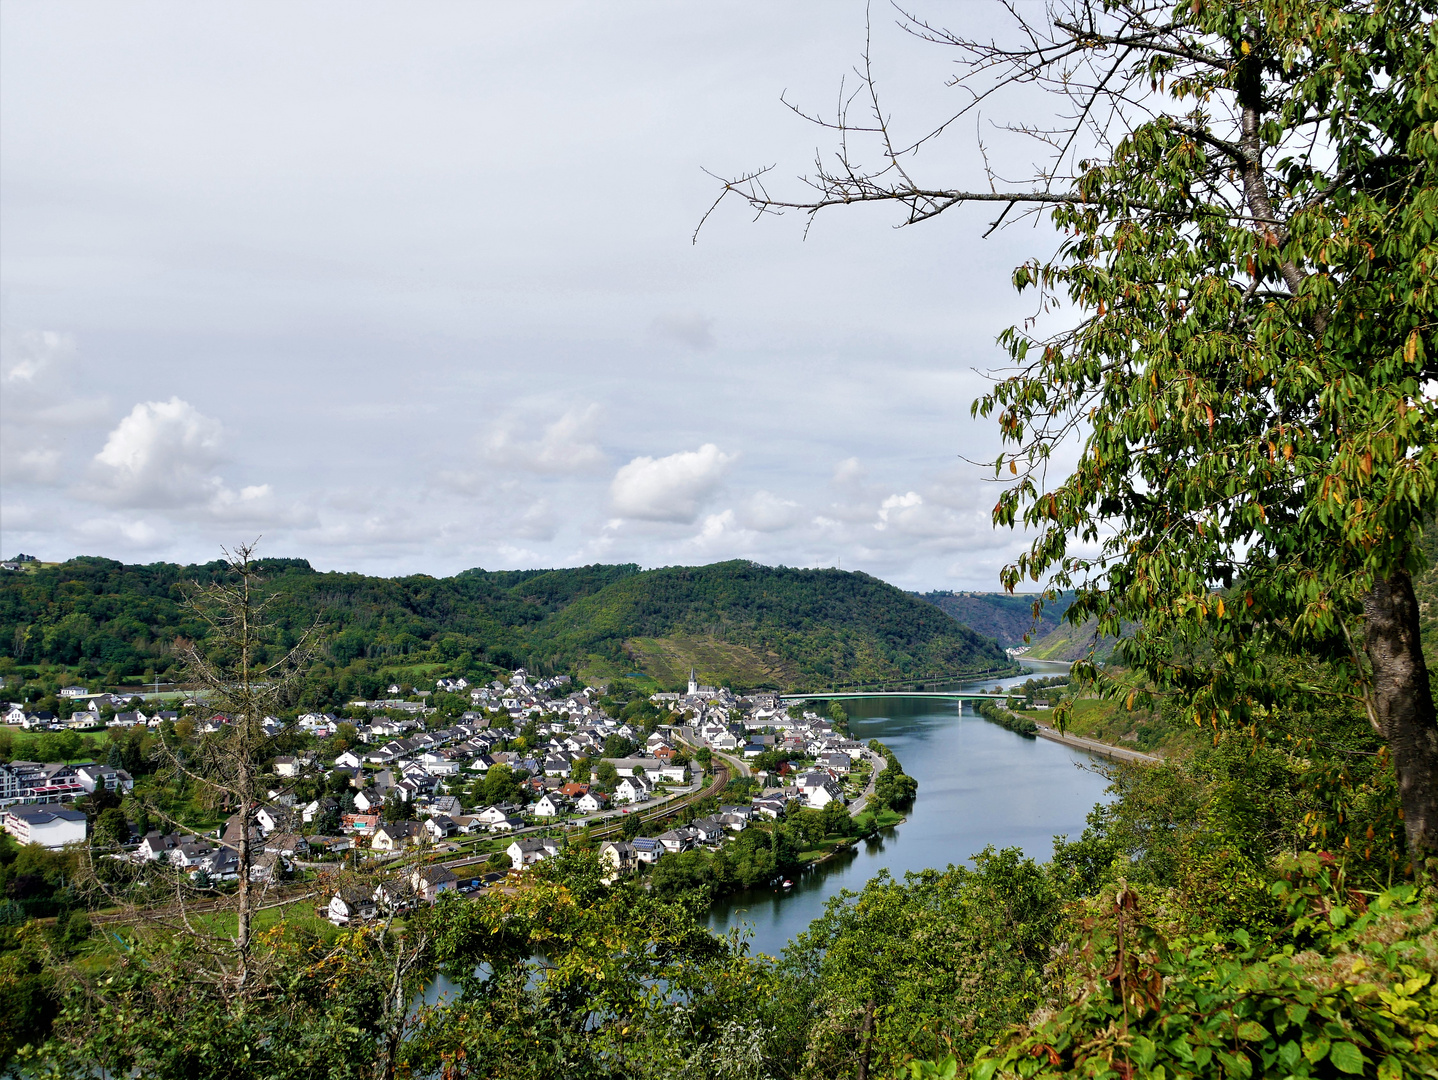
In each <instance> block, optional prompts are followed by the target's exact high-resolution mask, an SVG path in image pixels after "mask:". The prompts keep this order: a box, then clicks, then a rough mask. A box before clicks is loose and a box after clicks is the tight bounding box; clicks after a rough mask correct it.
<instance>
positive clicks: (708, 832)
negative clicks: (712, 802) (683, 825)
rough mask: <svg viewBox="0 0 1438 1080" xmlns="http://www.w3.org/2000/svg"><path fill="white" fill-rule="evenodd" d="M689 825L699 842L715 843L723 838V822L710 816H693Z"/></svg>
mask: <svg viewBox="0 0 1438 1080" xmlns="http://www.w3.org/2000/svg"><path fill="white" fill-rule="evenodd" d="M689 827H690V829H691V830H693V832H694V834H695V836H694V838H695V839H696V840H698V841H699V843H701V844H717V843H719V842H720V841H722V840H723V839H724V833H725V832H726V830H725V827H724V823H723V822H721V821H720V820H719V819H718V818H717V817H712V816H711V817H702V818H695V819H694V821H692V822H690V825H689Z"/></svg>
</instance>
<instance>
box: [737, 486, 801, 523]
mask: <svg viewBox="0 0 1438 1080" xmlns="http://www.w3.org/2000/svg"><path fill="white" fill-rule="evenodd" d="M803 516H804V509H803V507H801V506H800V505H799V504H798V503H796V502H793V501H791V500H789V499H783V498H780V497H779V496H778V495H775V494H774V493H773V492H771V491H756V492H754V494H753V495H751V496H749V498H748V499H747V500H746V501H745V502H744V503H743V505H741V506H740V508H739V513H738V520H739V522H740V523H741V524H742V525H743V526H744V527H745V528H746V529H752V530H754V531H755V532H762V533H772V532H780V531H782V530H784V529H788V528H790V527H792V526H793V525H796V524H798V522H799V520H800V519H801V518H802V517H803Z"/></svg>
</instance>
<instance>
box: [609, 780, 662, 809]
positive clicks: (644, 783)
mask: <svg viewBox="0 0 1438 1080" xmlns="http://www.w3.org/2000/svg"><path fill="white" fill-rule="evenodd" d="M653 792H654V788H653V785H651V784H650V783H649V781H648V780H641V779H640V778H639V777H637V776H630V777H626V778H625V779H623V780H621V781H619V784H618V786H617V787H615V789H614V798H615V799H616V800H617V801H618V802H625V803H636V802H646V801H647V800H648V799H649V797H650V795H652V794H653Z"/></svg>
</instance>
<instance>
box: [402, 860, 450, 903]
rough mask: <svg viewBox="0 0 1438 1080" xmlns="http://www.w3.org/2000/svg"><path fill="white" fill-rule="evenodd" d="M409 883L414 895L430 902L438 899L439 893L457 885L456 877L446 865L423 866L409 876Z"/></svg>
mask: <svg viewBox="0 0 1438 1080" xmlns="http://www.w3.org/2000/svg"><path fill="white" fill-rule="evenodd" d="M409 885H410V888H412V889H413V890H414V891H415V895H416V896H419V897H420V898H421V899H424V900H428V901H429V902H430V903H431V904H432V903H434V902H435V901H436V900H438V899H439V896H440V893H445V892H451V891H453V890H454V889H457V888H458V887H459V878H457V877H456V876H455V874H454V871H452V870H451V869H450V868H449V867H447V866H440V865H438V864H436V865H434V866H423V867H420V868H418V869H416V870H415V871H414V873H412V874H410V876H409Z"/></svg>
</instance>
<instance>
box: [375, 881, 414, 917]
mask: <svg viewBox="0 0 1438 1080" xmlns="http://www.w3.org/2000/svg"><path fill="white" fill-rule="evenodd" d="M414 900H415V892H414V889H413V888H412V887H411V886H410V883H409V878H407V877H399V878H395V879H394V880H392V881H382V882H380V883H379V884H378V885H376V886H375V887H374V902H375V906H376V907H377V908H378V909H379V910H380V911H382V912H386V913H388V912H394V911H403V910H405V909H406V908H410V907H413V906H414Z"/></svg>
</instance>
